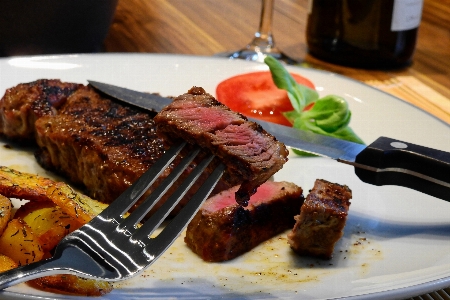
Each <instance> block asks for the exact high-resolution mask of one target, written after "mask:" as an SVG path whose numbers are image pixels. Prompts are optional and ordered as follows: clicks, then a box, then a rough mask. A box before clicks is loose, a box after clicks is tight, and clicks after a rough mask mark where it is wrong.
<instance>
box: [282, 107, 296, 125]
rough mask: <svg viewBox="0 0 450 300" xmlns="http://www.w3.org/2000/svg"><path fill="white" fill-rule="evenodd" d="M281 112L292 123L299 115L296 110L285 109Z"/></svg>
mask: <svg viewBox="0 0 450 300" xmlns="http://www.w3.org/2000/svg"><path fill="white" fill-rule="evenodd" d="M282 114H283V116H284V117H285V118H286V119H287V120H288V121H289V122H291V123H294V121H295V120H296V119H297V118H299V117H300V113H298V112H297V111H296V110H291V111H286V112H283V113H282Z"/></svg>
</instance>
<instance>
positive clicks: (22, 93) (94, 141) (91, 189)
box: [0, 80, 206, 213]
mask: <svg viewBox="0 0 450 300" xmlns="http://www.w3.org/2000/svg"><path fill="white" fill-rule="evenodd" d="M154 115H155V113H151V112H147V111H142V110H139V109H136V108H132V107H127V106H123V105H121V104H118V103H116V102H114V101H113V100H111V99H108V98H105V97H103V96H101V95H99V94H98V93H97V92H95V91H94V90H93V89H92V88H91V87H89V86H84V85H80V84H72V83H62V82H60V81H59V80H38V81H36V82H31V83H27V84H19V85H18V86H16V87H14V88H11V89H8V90H7V91H6V94H5V96H4V97H3V98H2V100H1V101H0V116H1V117H0V120H1V127H0V128H1V129H0V130H1V131H0V133H2V134H4V135H5V136H6V137H8V138H12V139H17V140H34V139H35V141H36V142H37V144H38V146H39V150H38V151H37V152H36V158H37V160H38V162H39V163H40V164H41V165H42V166H43V167H44V168H46V169H51V170H55V171H57V172H59V173H61V174H63V175H65V176H67V177H68V178H69V179H70V180H71V181H72V183H76V184H81V185H83V186H85V187H86V189H87V194H89V195H90V196H91V197H92V198H94V199H97V200H100V201H102V202H107V203H109V202H111V201H113V200H114V199H115V198H116V197H117V196H118V195H120V194H121V193H122V192H123V191H124V190H125V189H126V188H127V187H128V186H130V185H131V184H132V183H133V182H134V181H135V180H136V179H137V178H139V177H140V176H141V175H142V174H143V173H144V172H145V171H146V170H147V169H148V168H149V167H150V166H151V165H153V163H154V162H155V161H156V160H157V159H158V158H159V157H160V156H161V155H162V153H163V152H164V145H163V142H162V140H161V139H160V138H159V137H157V136H156V133H155V131H156V128H155V124H154V122H153V116H154ZM177 162H178V160H175V161H174V163H173V164H172V165H171V166H170V167H169V168H168V169H167V170H165V172H164V173H163V175H162V176H161V177H160V179H159V181H158V182H156V184H158V183H159V182H160V181H161V180H162V179H163V178H164V177H165V176H167V174H168V173H169V172H170V170H171V169H172V168H173V166H174V165H175V164H176V163H177ZM192 166H195V163H193V164H192ZM189 171H190V170H187V171H186V172H185V174H184V175H182V178H181V179H180V180H182V179H183V177H185V176H187V174H188V173H189ZM203 176H206V175H203ZM176 186H177V184H175V185H174V187H173V188H176ZM194 189H195V187H194ZM186 197H189V194H188V195H187V196H186ZM182 205H183V204H181V206H182ZM181 206H180V207H181ZM155 208H156V207H155ZM174 212H175V213H176V211H174Z"/></svg>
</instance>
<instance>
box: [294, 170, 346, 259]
mask: <svg viewBox="0 0 450 300" xmlns="http://www.w3.org/2000/svg"><path fill="white" fill-rule="evenodd" d="M351 198H352V191H351V190H350V189H349V188H348V187H347V186H345V185H339V184H337V183H331V182H328V181H326V180H323V179H317V180H316V181H315V183H314V187H313V189H312V190H311V191H310V193H309V195H308V196H307V197H306V199H305V202H304V204H303V205H302V207H301V212H300V215H298V216H295V220H296V223H295V226H294V228H293V230H292V232H290V233H289V234H288V242H289V244H290V246H291V248H292V249H293V250H294V251H295V252H297V253H298V254H301V255H310V256H316V257H321V258H325V259H329V258H331V257H332V255H333V250H334V245H335V243H336V242H337V241H338V240H339V239H340V238H341V237H342V235H343V229H344V226H345V223H346V221H347V214H348V209H349V206H350V199H351Z"/></svg>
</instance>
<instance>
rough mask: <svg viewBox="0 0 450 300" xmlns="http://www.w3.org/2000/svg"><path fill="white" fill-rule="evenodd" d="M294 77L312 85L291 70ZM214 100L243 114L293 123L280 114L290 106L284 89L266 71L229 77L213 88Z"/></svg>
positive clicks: (275, 121)
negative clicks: (215, 98)
mask: <svg viewBox="0 0 450 300" xmlns="http://www.w3.org/2000/svg"><path fill="white" fill-rule="evenodd" d="M291 75H292V77H294V79H295V81H297V82H298V83H299V84H303V85H305V86H307V87H310V88H312V89H315V86H314V84H313V83H312V82H311V81H310V80H309V79H307V78H305V77H303V76H300V75H297V74H291ZM216 95H217V100H219V101H220V102H221V103H223V104H225V105H226V106H228V107H229V108H230V109H232V110H234V111H237V112H240V113H242V114H243V115H245V116H248V117H252V118H257V119H261V120H265V121H269V122H273V123H278V124H282V125H286V126H292V124H291V123H290V122H289V121H288V120H287V119H286V118H285V117H284V116H283V115H282V113H283V112H287V111H291V110H293V107H292V105H291V101H290V100H289V98H288V96H287V92H286V91H284V90H280V89H278V88H277V86H276V85H275V84H274V83H273V80H272V75H271V74H270V72H269V71H261V72H253V73H247V74H242V75H237V76H234V77H231V78H228V79H226V80H224V81H222V82H221V83H219V85H218V86H217V88H216Z"/></svg>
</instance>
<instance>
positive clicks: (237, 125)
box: [154, 87, 289, 206]
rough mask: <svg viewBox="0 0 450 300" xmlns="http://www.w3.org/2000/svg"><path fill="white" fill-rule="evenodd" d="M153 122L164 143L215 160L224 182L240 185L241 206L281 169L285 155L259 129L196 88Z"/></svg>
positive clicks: (177, 99) (284, 148)
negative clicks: (197, 149) (195, 148)
mask: <svg viewBox="0 0 450 300" xmlns="http://www.w3.org/2000/svg"><path fill="white" fill-rule="evenodd" d="M154 120H155V122H156V124H157V128H158V133H160V134H161V135H162V136H163V137H164V140H165V141H174V140H177V139H178V140H179V139H184V140H186V141H187V142H189V143H191V144H197V145H199V146H201V147H203V148H205V149H208V150H209V151H211V152H212V153H213V154H214V155H216V156H217V157H219V159H220V160H221V161H222V162H223V163H224V164H225V166H226V168H227V169H226V172H225V174H224V178H225V181H227V182H228V183H229V184H230V186H234V185H240V188H239V189H238V191H237V192H236V200H237V201H238V203H240V204H242V205H244V206H245V205H246V203H247V201H248V200H249V197H250V196H251V195H252V194H254V193H255V191H256V189H257V188H258V186H260V185H261V184H262V183H264V182H266V181H267V180H268V179H269V178H270V177H271V176H272V175H273V174H274V173H275V172H277V171H278V170H280V169H281V168H282V167H283V164H284V163H285V162H286V161H287V156H288V154H289V152H288V150H287V149H286V147H285V146H284V144H282V143H281V142H279V141H277V140H276V139H275V137H273V136H272V135H270V134H269V133H267V132H266V131H265V130H264V129H262V127H261V126H259V125H258V124H256V123H254V122H250V121H248V119H247V118H246V117H244V116H243V115H241V114H239V113H236V112H233V111H231V110H230V109H229V108H227V107H226V106H224V105H222V104H221V103H220V102H218V101H217V100H216V99H214V97H213V96H211V95H210V94H207V93H206V92H205V90H204V89H203V88H200V87H193V88H192V89H190V90H189V91H188V92H187V93H186V94H183V95H181V96H179V97H176V98H175V99H174V101H173V103H171V104H170V105H168V106H167V107H165V108H164V109H163V110H162V111H161V112H159V113H158V115H157V116H156V117H155V118H154Z"/></svg>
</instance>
